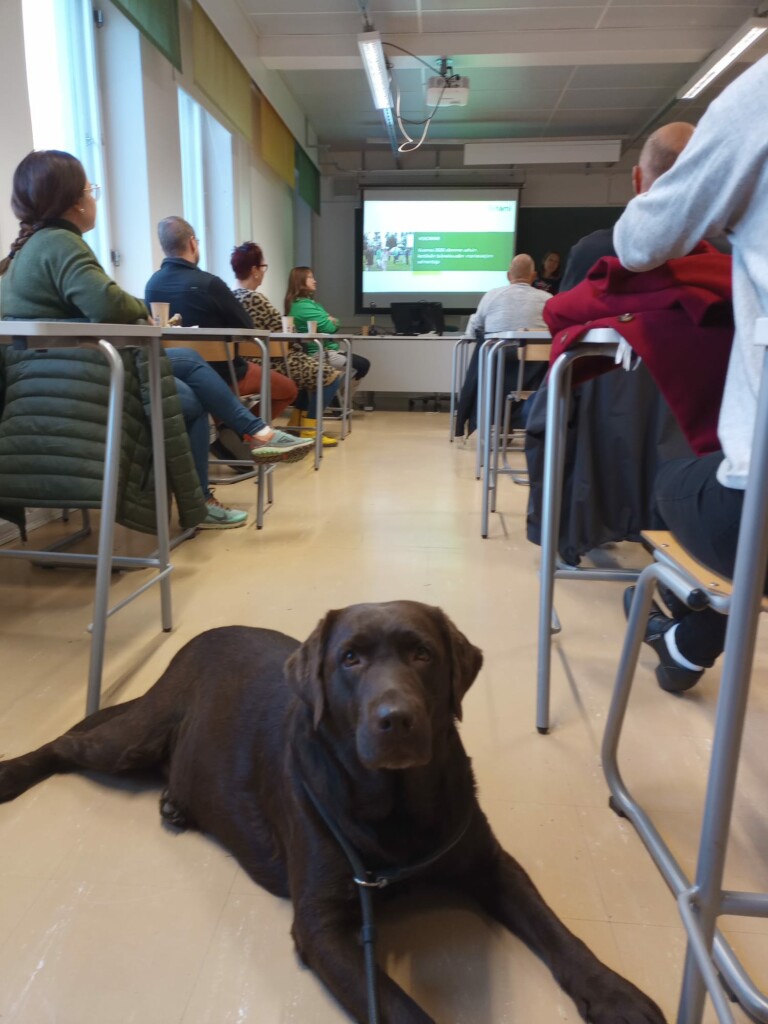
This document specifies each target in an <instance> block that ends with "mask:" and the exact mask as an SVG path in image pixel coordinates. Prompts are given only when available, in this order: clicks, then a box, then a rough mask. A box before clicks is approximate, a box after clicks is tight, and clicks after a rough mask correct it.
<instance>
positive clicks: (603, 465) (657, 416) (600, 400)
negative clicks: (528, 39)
mask: <svg viewBox="0 0 768 1024" xmlns="http://www.w3.org/2000/svg"><path fill="white" fill-rule="evenodd" d="M693 136H694V127H693V125H692V124H688V123H687V122H685V121H676V122H673V123H672V124H666V125H663V126H662V127H661V128H658V129H657V130H656V131H655V132H653V134H652V135H650V136H649V137H648V138H647V140H646V142H645V144H644V146H643V148H642V150H641V152H640V155H639V157H638V160H637V164H636V165H635V166H634V167H633V168H632V187H633V190H634V192H635V194H636V195H643V194H646V193H652V192H653V188H654V186H655V183H656V182H657V181H659V180H660V179H661V178H662V175H665V174H666V173H667V172H668V171H669V170H670V169H671V168H672V167H673V166H674V164H675V162H676V160H677V158H678V157H679V156H680V154H681V153H682V152H683V150H684V149H685V147H686V146H687V144H688V143H689V141H690V140H691V138H692V137H693ZM604 256H613V257H615V256H616V250H615V249H614V247H613V228H601V229H600V230H598V231H593V232H592V234H590V235H586V236H585V237H584V238H582V239H581V241H579V242H577V243H576V245H574V247H573V248H572V249H571V252H570V256H569V258H568V263H567V265H566V268H565V272H564V274H563V280H562V283H561V285H560V291H559V294H558V296H557V302H558V303H564V304H567V303H569V301H573V302H575V303H577V302H578V301H579V299H578V297H576V298H574V299H573V300H569V298H568V296H569V294H570V293H571V291H572V289H576V292H575V293H574V295H575V296H577V294H578V292H579V288H578V286H579V285H581V284H582V282H583V281H584V280H585V279H586V277H587V275H588V274H589V272H590V271H591V270H592V268H593V267H594V266H595V264H596V263H597V262H598V260H600V259H601V258H602V257H604ZM582 287H586V286H582ZM633 301H634V300H633ZM556 308H557V306H552V307H550V311H552V310H554V309H556ZM603 313H604V310H602V311H601V309H600V304H599V303H596V305H595V314H594V315H595V317H599V316H601V315H603ZM546 392H547V389H546V385H545V386H544V387H543V388H541V389H540V390H539V391H538V392H537V394H536V395H534V397H533V398H532V400H531V403H530V408H529V410H528V411H529V416H528V422H527V431H528V433H527V436H526V461H527V463H528V471H529V476H530V480H531V491H530V504H529V508H528V522H527V529H528V539H529V540H530V541H533V542H534V543H536V544H538V543H539V541H540V525H541V501H542V478H543V467H544V446H545V437H546V401H547V393H546ZM568 431H569V437H568V445H567V451H568V455H567V457H566V463H565V470H564V479H565V485H564V488H563V495H564V500H563V504H562V510H561V518H560V526H559V536H558V551H559V553H560V555H561V557H562V558H563V559H564V560H565V561H566V562H569V563H573V564H576V563H578V561H579V559H580V558H581V557H582V556H583V555H584V554H585V553H586V552H587V551H589V550H590V549H592V548H595V547H599V546H600V545H601V544H604V543H607V542H609V541H614V540H617V539H624V540H639V538H640V533H641V531H642V530H643V529H645V528H647V527H648V526H649V525H650V524H652V523H654V521H655V520H654V518H653V516H654V502H653V490H652V481H653V480H654V478H655V476H656V473H657V472H658V470H659V467H660V466H661V465H663V464H664V463H665V462H668V461H670V460H672V459H677V458H683V457H685V456H690V455H691V449H690V447H689V445H688V443H687V441H686V440H685V438H684V436H683V434H682V432H681V430H680V427H679V426H678V424H677V421H676V420H675V418H674V417H673V415H672V413H671V412H670V410H669V407H668V406H667V403H666V402H665V401H664V398H663V397H662V395H661V394H660V392H659V389H658V387H657V385H656V383H655V382H654V380H653V378H652V376H651V374H650V372H649V370H648V368H647V366H646V365H645V364H644V363H641V364H640V366H639V367H637V369H636V371H635V372H634V373H609V374H605V375H604V376H602V377H596V378H595V379H594V380H590V381H587V382H586V383H585V384H582V385H581V386H579V387H577V388H574V390H573V392H572V397H571V413H570V416H569V420H568Z"/></svg>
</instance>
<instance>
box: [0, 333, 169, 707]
mask: <svg viewBox="0 0 768 1024" xmlns="http://www.w3.org/2000/svg"><path fill="white" fill-rule="evenodd" d="M0 344H3V345H15V346H17V347H19V348H24V349H51V348H94V349H97V350H98V351H99V352H101V353H102V355H103V356H104V358H105V360H106V362H107V365H108V366H109V373H110V376H109V400H108V406H107V430H106V443H105V450H104V477H103V483H102V495H101V502H100V507H101V525H100V529H99V544H98V552H97V554H95V555H93V554H80V553H74V552H64V551H61V550H60V549H61V547H63V546H64V545H65V544H67V543H71V542H72V541H74V540H76V539H78V538H80V537H82V536H85V535H86V533H84V531H87V532H89V526H88V516H87V511H86V510H85V509H84V513H85V514H84V517H83V529H82V530H81V531H79V532H78V533H76V534H74V535H70V536H69V537H67V538H64V540H63V541H59V542H57V543H56V544H55V545H54V546H53V547H52V548H51V549H45V550H32V549H26V548H21V549H9V548H3V549H0V557H1V558H26V559H31V560H33V561H35V562H37V563H39V564H41V565H68V566H87V567H94V568H95V569H96V580H95V593H94V602H93V622H92V623H91V625H90V626H89V627H88V629H89V632H91V635H92V640H91V655H90V663H89V668H88V686H87V695H86V714H91V713H92V712H94V711H97V710H98V708H99V704H100V701H101V684H102V676H103V670H104V649H105V642H106V628H107V619H108V618H109V617H110V616H112V615H114V614H115V612H118V611H120V609H121V608H124V607H125V606H126V605H127V604H129V602H131V601H133V600H134V598H136V597H138V596H139V595H140V594H143V593H144V592H145V591H146V590H148V589H149V588H150V587H152V586H154V585H155V584H156V583H157V584H159V585H160V619H161V625H162V629H163V631H164V632H166V633H167V632H170V630H171V629H172V625H173V623H172V618H171V586H170V573H171V569H172V566H171V564H170V542H169V531H168V491H167V482H166V470H165V441H164V437H163V415H162V401H161V391H160V350H161V345H160V332H159V329H158V328H157V327H154V326H146V327H145V326H133V325H124V324H77V323H58V322H53V323H46V322H43V321H36V320H32V321H22V320H15V321H6V322H1V321H0ZM123 348H146V349H147V351H148V369H149V372H148V377H149V394H150V423H151V431H152V456H153V461H154V478H155V513H156V517H157V552H156V553H155V554H153V555H151V556H148V557H142V558H136V557H126V556H122V555H119V556H118V555H115V554H114V537H115V516H116V509H117V485H118V476H119V469H120V438H121V434H122V422H123V392H124V387H125V369H124V367H123V363H122V361H121V359H120V355H119V351H118V350H119V349H123ZM113 569H153V570H156V571H155V573H154V574H153V575H152V577H151V578H150V579H149V580H147V581H146V582H144V583H143V584H142V585H141V586H139V587H137V588H136V590H134V591H133V592H132V593H131V594H130V595H129V596H128V597H126V598H124V599H123V600H122V601H119V602H118V603H117V604H116V605H114V606H113V607H112V608H110V607H109V583H110V578H111V573H112V570H113Z"/></svg>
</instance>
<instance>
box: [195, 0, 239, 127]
mask: <svg viewBox="0 0 768 1024" xmlns="http://www.w3.org/2000/svg"><path fill="white" fill-rule="evenodd" d="M192 13H193V17H192V54H193V58H194V62H195V68H194V78H195V85H197V86H198V88H199V89H201V90H202V92H204V93H205V95H206V96H207V97H208V99H209V100H210V101H211V102H212V103H214V104H215V105H216V106H217V107H218V109H219V110H220V111H221V112H222V114H224V115H225V117H227V118H228V119H229V120H230V121H231V122H232V124H233V125H234V126H235V127H236V128H237V130H238V131H239V132H240V133H241V134H242V135H244V136H245V137H246V139H249V140H250V139H251V138H252V137H253V131H252V116H251V79H250V76H249V74H248V72H247V71H246V70H245V68H244V67H243V65H242V64H241V63H240V61H239V60H238V59H237V57H236V56H235V55H234V53H233V52H232V50H231V49H230V48H229V46H228V45H227V43H226V42H225V40H224V37H223V36H222V34H221V33H220V32H219V30H218V29H217V28H216V26H215V25H214V24H213V22H212V21H211V19H210V18H209V17H208V15H207V14H206V13H205V11H203V9H202V7H200V5H199V4H195V5H194V7H193V9H192Z"/></svg>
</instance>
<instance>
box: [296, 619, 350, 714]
mask: <svg viewBox="0 0 768 1024" xmlns="http://www.w3.org/2000/svg"><path fill="white" fill-rule="evenodd" d="M336 615H337V613H336V612H335V611H331V612H328V614H327V615H326V616H325V618H323V619H321V620H320V621H319V622H318V624H317V625H316V626H315V628H314V629H313V630H312V632H311V633H310V634H309V636H308V637H307V639H306V640H305V641H304V643H303V644H302V645H301V647H299V649H298V650H296V651H294V652H293V654H292V655H291V656H290V657H289V658H288V660H287V661H286V663H285V668H284V671H285V678H286V679H287V680H288V682H289V683H290V684H291V686H292V687H293V689H294V690H295V691H296V693H297V694H298V695H299V697H301V699H302V700H303V701H304V703H305V704H308V705H309V707H310V708H312V712H313V724H314V727H315V729H316V728H317V727H318V725H319V724H320V719H321V718H322V717H323V711H324V709H325V679H324V678H323V662H324V661H325V646H326V643H327V641H328V637H329V635H330V632H331V628H332V626H333V623H334V621H335V619H336Z"/></svg>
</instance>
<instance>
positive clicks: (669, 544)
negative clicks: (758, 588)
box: [642, 530, 768, 612]
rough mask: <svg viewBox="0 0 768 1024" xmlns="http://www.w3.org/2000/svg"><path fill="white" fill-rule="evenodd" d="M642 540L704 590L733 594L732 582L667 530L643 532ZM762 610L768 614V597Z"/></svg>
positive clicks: (764, 600)
mask: <svg viewBox="0 0 768 1024" xmlns="http://www.w3.org/2000/svg"><path fill="white" fill-rule="evenodd" d="M642 538H643V543H644V544H645V545H646V547H647V548H648V549H649V550H650V551H652V552H655V551H658V552H660V553H661V554H662V555H663V556H664V558H665V559H667V560H668V561H670V562H672V563H674V564H675V565H676V566H677V567H678V568H680V569H682V570H683V572H685V573H686V574H687V575H688V576H692V577H693V579H694V580H696V582H697V583H698V585H699V586H700V587H701V588H702V590H709V591H711V592H712V593H713V594H721V595H725V596H729V595H730V594H731V592H732V590H733V585H732V583H731V581H730V580H727V579H725V577H724V576H719V575H718V574H717V573H716V572H713V571H712V570H711V569H708V568H707V566H706V565H704V564H703V563H702V562H699V561H698V560H697V559H696V558H694V557H693V555H691V554H689V553H688V552H687V551H686V550H685V548H684V547H683V546H682V545H681V544H680V542H679V541H678V540H676V538H675V536H674V534H672V533H669V531H667V530H643V532H642ZM762 610H763V611H764V612H768V597H764V598H763V601H762Z"/></svg>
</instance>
